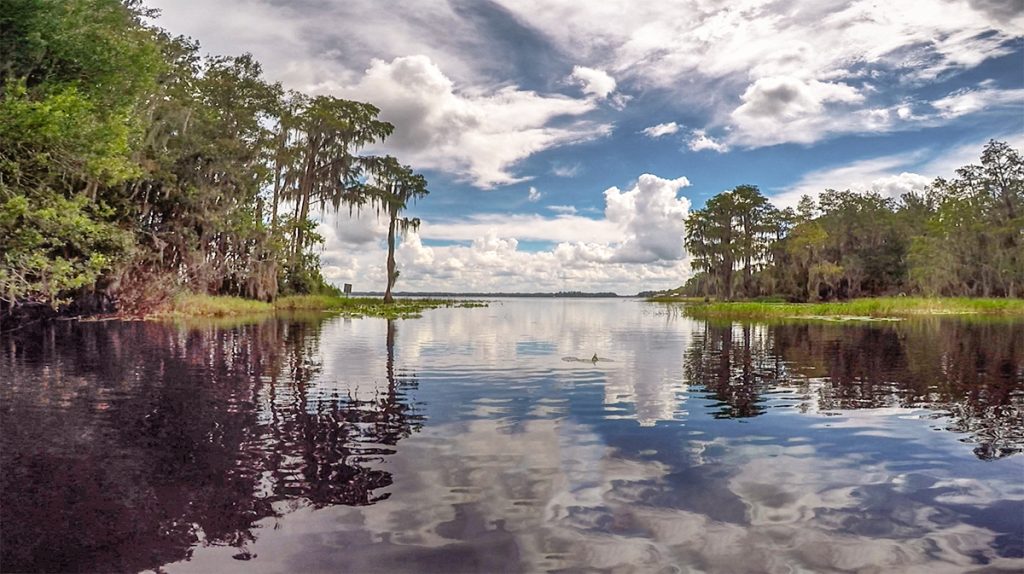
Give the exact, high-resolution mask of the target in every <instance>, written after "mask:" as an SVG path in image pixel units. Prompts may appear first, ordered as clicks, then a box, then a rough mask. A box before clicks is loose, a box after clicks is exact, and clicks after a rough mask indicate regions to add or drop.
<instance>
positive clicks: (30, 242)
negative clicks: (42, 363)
mask: <svg viewBox="0 0 1024 574" xmlns="http://www.w3.org/2000/svg"><path fill="white" fill-rule="evenodd" d="M4 195H6V194H4ZM107 215H108V212H107V211H105V210H104V209H103V208H102V206H101V205H99V204H96V203H93V202H91V201H89V199H88V198H86V197H85V196H82V195H78V196H75V197H73V198H71V199H65V198H63V197H61V196H59V195H48V196H36V197H35V198H32V200H31V201H30V198H28V197H26V196H24V195H13V196H11V197H9V198H8V199H7V200H6V201H4V202H3V203H0V253H2V256H0V257H2V259H0V261H2V265H0V299H3V300H4V301H6V302H7V303H13V302H15V301H34V302H40V303H49V304H53V305H56V304H58V303H61V302H64V301H62V299H61V295H62V294H65V293H68V292H71V291H75V290H78V289H81V288H84V287H89V286H91V285H93V284H94V283H95V282H96V280H97V279H99V277H100V276H101V274H102V273H104V272H106V271H109V270H110V269H112V268H113V267H114V265H116V264H117V263H119V262H121V261H123V258H124V256H125V254H127V253H130V250H131V243H132V242H131V234H130V233H128V232H126V231H124V230H122V229H120V228H118V227H117V226H116V225H114V224H112V223H108V222H106V221H104V219H105V217H106V216H107Z"/></svg>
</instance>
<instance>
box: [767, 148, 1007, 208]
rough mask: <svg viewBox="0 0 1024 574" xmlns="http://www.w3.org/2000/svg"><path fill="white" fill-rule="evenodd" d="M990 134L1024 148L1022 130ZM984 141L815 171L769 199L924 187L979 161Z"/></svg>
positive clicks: (784, 201) (787, 202) (792, 201)
mask: <svg viewBox="0 0 1024 574" xmlns="http://www.w3.org/2000/svg"><path fill="white" fill-rule="evenodd" d="M993 138H994V139H997V140H1001V141H1005V142H1007V143H1009V144H1010V145H1011V146H1012V147H1014V148H1015V149H1018V150H1019V149H1024V134H1021V133H1008V134H1006V133H1004V134H993ZM986 143H988V140H987V139H986V140H976V141H970V142H966V143H963V144H960V145H956V146H953V147H950V148H946V149H944V150H940V151H934V150H930V149H927V148H926V149H919V150H914V151H911V152H906V153H901V154H895V155H889V156H882V157H876V158H870V159H864V160H859V161H855V162H852V163H849V164H846V165H840V166H835V167H831V168H827V169H822V170H818V171H814V172H811V173H808V174H805V175H804V176H803V177H801V178H800V180H798V181H797V182H796V183H794V184H792V185H790V186H788V187H787V188H785V189H783V190H782V191H781V192H779V193H777V194H775V195H773V196H771V197H770V199H771V201H772V203H774V204H775V205H776V206H778V207H794V206H796V204H797V202H798V201H799V200H800V197H801V196H803V195H809V196H811V197H817V196H818V195H820V194H821V192H823V191H825V190H826V189H836V190H845V189H849V190H852V191H857V192H866V191H873V192H876V193H879V194H881V195H882V196H885V197H892V198H898V197H900V196H901V195H903V194H904V193H908V192H910V191H920V190H922V189H924V188H925V187H927V186H928V185H930V184H931V183H932V182H933V181H935V178H937V177H946V178H948V177H952V176H954V175H955V172H956V170H957V169H959V168H961V167H963V166H965V165H970V164H977V163H979V162H980V157H981V150H982V148H984V147H985V144H986Z"/></svg>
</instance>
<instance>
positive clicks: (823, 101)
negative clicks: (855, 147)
mask: <svg viewBox="0 0 1024 574" xmlns="http://www.w3.org/2000/svg"><path fill="white" fill-rule="evenodd" d="M740 99H741V100H742V102H743V103H742V104H741V105H740V106H739V107H737V108H736V109H735V110H733V112H732V113H731V114H730V118H731V120H732V124H733V125H734V126H735V127H736V129H735V130H734V131H732V132H731V133H730V135H729V140H730V141H731V142H733V143H737V144H741V145H745V146H759V145H772V144H777V143H785V142H799V143H810V142H813V141H816V140H818V139H820V138H821V137H822V136H824V135H825V134H828V133H831V132H835V131H845V128H846V126H847V125H848V124H849V122H850V118H851V117H854V118H857V119H861V117H860V116H850V115H847V114H840V113H839V112H847V113H848V112H850V111H852V108H851V106H852V105H853V104H859V103H861V102H863V101H864V96H863V95H862V94H861V93H860V92H858V91H857V89H855V88H853V87H852V86H849V85H847V84H843V83H834V82H819V81H817V80H806V79H801V78H796V77H787V76H772V77H767V78H761V79H758V80H757V81H756V82H754V83H753V84H751V85H750V86H749V87H747V89H746V91H744V92H743V95H742V96H740ZM855 123H857V124H859V123H860V122H855Z"/></svg>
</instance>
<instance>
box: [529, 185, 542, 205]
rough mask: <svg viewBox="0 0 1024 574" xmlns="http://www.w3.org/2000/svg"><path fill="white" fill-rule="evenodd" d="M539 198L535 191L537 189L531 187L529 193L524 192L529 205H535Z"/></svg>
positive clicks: (539, 194)
mask: <svg viewBox="0 0 1024 574" xmlns="http://www.w3.org/2000/svg"><path fill="white" fill-rule="evenodd" d="M540 196H541V193H540V192H539V191H537V188H536V187H533V186H532V185H531V186H530V189H529V191H527V192H526V201H529V202H530V203H536V202H538V201H540Z"/></svg>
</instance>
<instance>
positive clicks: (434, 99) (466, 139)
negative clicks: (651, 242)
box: [337, 56, 611, 188]
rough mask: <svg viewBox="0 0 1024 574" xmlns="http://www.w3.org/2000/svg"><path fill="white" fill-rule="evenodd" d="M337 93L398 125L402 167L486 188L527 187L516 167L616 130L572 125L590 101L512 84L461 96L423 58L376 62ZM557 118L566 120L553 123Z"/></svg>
mask: <svg viewBox="0 0 1024 574" xmlns="http://www.w3.org/2000/svg"><path fill="white" fill-rule="evenodd" d="M337 91H338V93H339V95H342V96H345V97H350V98H354V99H362V100H366V101H371V102H374V104H375V105H376V106H378V107H379V108H380V109H381V118H383V119H385V120H387V121H390V122H392V123H394V124H395V132H394V134H392V136H391V137H390V138H389V139H388V140H387V142H386V147H387V149H388V150H389V151H393V152H394V153H396V154H397V155H400V156H401V157H402V159H403V161H408V162H409V163H411V164H412V165H413V166H415V167H418V168H433V169H439V170H443V171H448V172H450V173H455V174H457V175H459V176H461V177H462V178H463V179H465V180H467V181H470V182H472V183H473V184H475V185H477V186H479V187H481V188H491V187H494V186H496V185H504V184H510V183H515V182H519V181H523V180H524V179H526V178H525V177H523V176H517V175H515V174H514V173H513V171H512V170H513V168H514V166H515V164H516V163H517V162H519V161H521V160H523V159H525V158H527V157H529V156H530V155H532V154H534V153H537V152H539V151H542V150H545V149H549V148H552V147H556V146H560V145H565V144H569V143H576V142H581V141H587V140H591V139H594V138H597V137H601V136H603V135H606V134H608V133H609V131H610V129H611V127H610V126H609V125H608V124H599V123H593V122H589V121H584V120H580V119H572V118H578V117H579V116H581V115H583V114H585V113H587V112H589V111H591V110H593V109H594V107H595V104H594V102H593V101H591V100H586V99H573V98H568V97H564V96H557V95H548V96H545V95H541V94H538V93H536V92H532V91H524V90H519V89H516V88H514V87H510V86H506V87H503V88H500V89H497V90H493V91H486V90H484V91H481V90H460V89H458V87H457V86H456V85H455V84H454V82H452V80H450V79H449V78H448V77H447V76H445V75H444V73H443V72H442V71H441V69H440V68H438V67H437V65H436V64H434V62H432V61H431V60H430V58H427V57H426V56H407V57H401V58H395V59H394V60H392V61H390V62H385V61H383V60H375V61H374V62H373V63H372V64H371V65H370V68H369V69H367V70H366V73H365V75H364V76H363V77H362V78H361V79H360V80H359V82H358V83H356V84H355V85H353V86H352V87H350V88H341V89H339V90H337ZM565 118H570V121H564V119H565ZM555 119H562V120H563V121H560V122H559V123H558V125H557V126H554V125H551V124H552V121H553V120H555Z"/></svg>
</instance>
